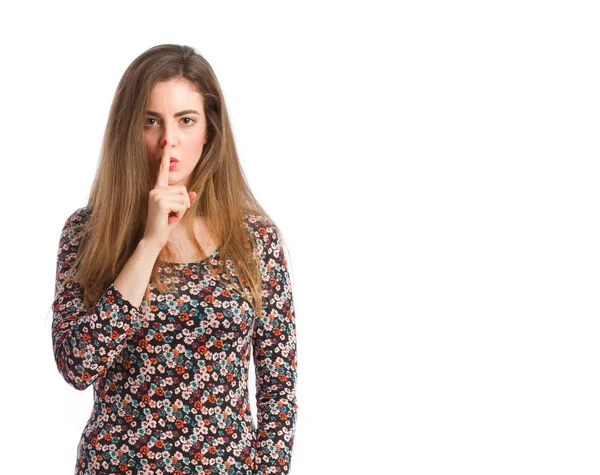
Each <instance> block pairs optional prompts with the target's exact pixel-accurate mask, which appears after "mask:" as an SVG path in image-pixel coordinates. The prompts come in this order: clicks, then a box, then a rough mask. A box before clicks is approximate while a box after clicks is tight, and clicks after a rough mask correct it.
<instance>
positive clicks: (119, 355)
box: [52, 207, 297, 475]
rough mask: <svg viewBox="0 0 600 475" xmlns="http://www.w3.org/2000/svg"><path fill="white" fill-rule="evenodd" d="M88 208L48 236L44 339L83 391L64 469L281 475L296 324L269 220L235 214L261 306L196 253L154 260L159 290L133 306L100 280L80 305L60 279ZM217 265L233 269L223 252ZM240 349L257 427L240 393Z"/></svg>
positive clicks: (243, 386) (292, 402) (291, 407)
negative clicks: (50, 267) (51, 278)
mask: <svg viewBox="0 0 600 475" xmlns="http://www.w3.org/2000/svg"><path fill="white" fill-rule="evenodd" d="M90 213H91V210H90V208H89V207H85V208H79V209H78V210H76V211H75V212H74V213H72V214H71V215H70V216H69V218H68V219H67V221H66V223H65V226H64V228H63V231H62V234H61V236H60V244H59V249H58V259H57V268H56V286H55V299H54V304H53V321H52V345H53V351H54V358H55V361H56V365H57V367H58V371H59V372H60V374H61V375H62V377H63V378H64V379H65V380H66V381H67V383H69V384H70V385H71V386H73V387H74V388H76V389H79V390H83V389H86V388H87V387H88V386H93V388H94V406H93V410H92V414H91V416H90V418H89V420H88V421H87V423H86V425H85V427H84V429H83V433H82V436H81V440H80V442H79V445H78V447H77V457H76V468H75V473H76V474H90V475H93V474H121V473H123V474H132V475H133V474H175V475H184V474H204V475H209V474H210V475H212V474H242V475H250V474H252V475H257V474H260V475H262V474H287V473H289V471H290V464H291V456H292V446H293V442H294V433H295V423H296V413H297V403H296V328H295V316H294V305H293V299H292V289H291V285H290V280H289V274H288V270H287V262H286V259H285V255H284V252H283V248H282V246H281V242H280V240H279V237H278V234H277V232H276V230H275V228H274V226H272V225H270V224H269V223H268V222H267V220H266V219H265V218H263V217H261V216H258V215H254V214H247V215H246V217H245V219H244V221H245V226H246V227H247V229H248V232H249V233H251V235H252V236H253V237H254V239H255V241H256V242H257V243H258V246H257V247H256V249H255V251H256V250H257V251H258V255H259V256H260V265H261V274H262V287H263V306H262V310H261V315H260V316H256V315H255V313H254V311H253V309H252V307H251V306H250V305H249V304H248V302H247V301H246V300H243V299H242V298H241V297H240V295H239V293H237V292H236V291H235V290H233V289H232V288H231V286H230V285H229V283H228V282H227V281H224V279H219V278H216V277H218V276H216V275H215V273H214V270H212V271H210V269H209V268H208V266H207V262H208V260H209V259H210V260H211V262H212V263H213V264H215V265H216V264H217V261H218V259H221V256H220V253H219V249H217V250H216V251H215V252H213V253H212V254H211V255H210V256H208V257H207V258H206V259H204V260H202V261H198V262H194V263H167V262H162V261H159V266H158V272H159V276H160V277H161V281H162V282H163V283H164V284H171V285H176V286H177V289H178V290H179V297H178V298H177V297H176V296H174V294H173V292H168V293H167V294H165V295H162V294H160V293H159V292H157V291H156V288H155V287H154V285H153V284H150V298H149V305H144V304H143V303H142V304H141V305H140V306H139V307H135V306H134V305H133V304H132V303H131V302H129V301H128V300H127V299H126V298H125V297H124V296H123V295H122V294H121V293H120V292H119V290H118V289H117V288H116V287H115V285H114V283H112V284H110V285H109V286H108V288H107V289H106V291H105V292H104V294H103V295H102V296H101V297H100V299H99V300H98V302H97V303H96V304H95V305H94V306H93V307H92V308H90V309H86V308H85V307H84V305H83V295H82V292H81V288H80V286H79V284H77V283H73V282H69V283H64V279H65V277H66V275H67V273H68V272H69V271H70V270H71V267H72V266H73V263H74V261H75V258H76V256H77V250H78V246H79V244H80V240H81V237H82V235H83V231H84V229H85V224H86V222H87V220H88V219H89V217H90ZM226 265H228V266H229V269H230V271H231V272H232V273H233V275H234V276H235V273H234V272H233V268H232V267H231V260H230V259H228V260H227V262H226ZM250 351H252V354H253V359H254V360H253V361H254V366H255V370H256V373H255V375H256V406H257V411H258V413H257V424H255V423H254V420H253V419H252V416H251V410H250V403H249V396H248V384H247V382H248V370H249V358H250Z"/></svg>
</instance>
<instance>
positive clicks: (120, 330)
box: [52, 208, 142, 390]
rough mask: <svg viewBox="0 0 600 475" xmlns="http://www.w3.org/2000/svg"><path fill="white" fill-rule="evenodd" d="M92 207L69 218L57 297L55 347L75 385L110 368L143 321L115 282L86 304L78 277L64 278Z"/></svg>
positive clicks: (90, 380)
mask: <svg viewBox="0 0 600 475" xmlns="http://www.w3.org/2000/svg"><path fill="white" fill-rule="evenodd" d="M88 218H89V211H88V209H87V208H79V209H78V210H76V211H75V212H74V213H73V214H71V216H69V218H68V219H67V221H66V223H65V225H64V228H63V231H62V233H61V236H60V243H59V248H58V258H57V266H56V285H55V297H54V303H53V320H52V347H53V352H54V359H55V361H56V365H57V367H58V371H59V372H60V374H61V375H62V376H63V378H64V379H65V380H66V381H67V382H68V383H69V384H70V385H71V386H73V387H74V388H76V389H79V390H83V389H86V388H87V387H88V386H90V385H91V384H92V383H93V382H94V381H95V380H96V379H97V378H98V377H100V376H102V374H103V373H104V372H105V371H106V370H107V368H109V367H110V366H111V365H112V364H113V362H114V360H115V358H116V357H117V356H118V355H119V353H120V352H121V351H122V350H123V348H124V347H125V346H126V344H127V338H128V337H129V336H131V335H133V334H134V333H135V332H136V331H137V330H138V329H139V328H140V327H141V325H142V317H141V309H140V307H141V306H140V307H135V306H134V305H133V304H132V303H131V302H130V301H129V300H127V299H126V298H125V297H123V295H122V294H121V293H120V292H119V291H118V290H117V289H116V288H115V286H114V283H111V284H110V285H109V286H108V288H107V289H106V291H105V292H104V294H103V295H102V296H101V297H100V298H99V299H98V301H97V302H96V304H95V305H93V306H92V307H91V308H90V309H86V308H85V307H84V304H83V292H82V289H81V286H80V285H79V283H77V282H68V283H66V282H65V278H66V276H67V274H69V272H70V271H71V268H72V266H73V264H74V262H75V259H76V257H77V251H78V249H79V244H80V239H81V237H82V235H83V230H84V227H85V226H84V225H85V223H86V221H87V219H88Z"/></svg>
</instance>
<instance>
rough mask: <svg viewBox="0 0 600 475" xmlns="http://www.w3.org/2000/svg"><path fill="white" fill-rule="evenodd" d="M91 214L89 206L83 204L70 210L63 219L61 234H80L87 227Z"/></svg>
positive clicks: (72, 235)
mask: <svg viewBox="0 0 600 475" xmlns="http://www.w3.org/2000/svg"><path fill="white" fill-rule="evenodd" d="M91 214H92V210H91V207H89V206H83V207H81V208H77V209H76V210H75V211H72V212H71V214H69V216H68V217H67V219H66V220H65V223H64V226H63V230H62V235H63V237H64V236H67V235H68V236H70V237H71V238H72V237H75V236H80V235H81V234H82V232H83V231H85V230H86V229H87V224H88V222H89V220H90V216H91Z"/></svg>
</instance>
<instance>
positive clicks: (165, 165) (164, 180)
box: [155, 144, 171, 188]
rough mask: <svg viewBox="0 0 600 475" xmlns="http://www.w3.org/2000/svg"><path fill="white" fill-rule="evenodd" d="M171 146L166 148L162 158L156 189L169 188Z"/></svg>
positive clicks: (168, 145)
mask: <svg viewBox="0 0 600 475" xmlns="http://www.w3.org/2000/svg"><path fill="white" fill-rule="evenodd" d="M170 155H171V145H170V144H167V145H165V146H164V150H163V154H162V158H161V160H160V167H159V169H158V176H157V177H156V185H155V188H159V187H164V186H169V165H170V161H171V160H170Z"/></svg>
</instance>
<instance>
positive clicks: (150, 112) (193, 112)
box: [146, 109, 200, 118]
mask: <svg viewBox="0 0 600 475" xmlns="http://www.w3.org/2000/svg"><path fill="white" fill-rule="evenodd" d="M185 114H198V115H200V114H199V113H198V111H197V110H194V109H186V110H184V111H181V112H176V113H175V114H173V117H179V116H182V115H185ZM146 115H152V116H154V117H159V118H162V115H160V114H159V113H158V112H154V111H146Z"/></svg>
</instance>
